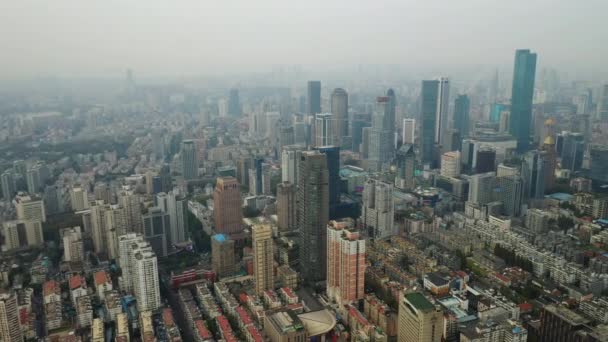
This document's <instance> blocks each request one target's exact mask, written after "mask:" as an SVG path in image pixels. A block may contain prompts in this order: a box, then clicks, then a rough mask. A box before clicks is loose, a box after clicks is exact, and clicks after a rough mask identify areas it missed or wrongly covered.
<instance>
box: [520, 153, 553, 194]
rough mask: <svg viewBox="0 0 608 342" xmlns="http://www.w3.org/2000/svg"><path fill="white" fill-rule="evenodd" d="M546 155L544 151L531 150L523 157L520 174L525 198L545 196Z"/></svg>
mask: <svg viewBox="0 0 608 342" xmlns="http://www.w3.org/2000/svg"><path fill="white" fill-rule="evenodd" d="M547 167H548V165H547V156H546V154H545V152H542V151H538V150H533V151H530V152H528V153H527V154H526V155H525V157H524V162H523V164H522V176H523V178H524V184H525V189H524V195H525V197H526V198H527V199H543V198H545V180H546V179H545V175H546V171H545V169H546V168H547Z"/></svg>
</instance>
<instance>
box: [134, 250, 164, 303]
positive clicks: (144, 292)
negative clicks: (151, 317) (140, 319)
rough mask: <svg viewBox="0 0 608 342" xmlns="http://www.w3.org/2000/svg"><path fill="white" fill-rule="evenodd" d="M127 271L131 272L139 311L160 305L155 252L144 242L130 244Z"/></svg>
mask: <svg viewBox="0 0 608 342" xmlns="http://www.w3.org/2000/svg"><path fill="white" fill-rule="evenodd" d="M131 247H132V248H134V249H133V250H132V251H131V252H130V256H131V258H130V260H129V263H130V266H129V271H130V272H132V280H133V293H134V294H135V298H136V299H137V308H138V310H139V311H140V312H143V311H148V310H150V311H154V310H156V309H158V308H160V307H161V305H162V302H161V299H160V288H159V285H160V284H159V279H158V263H157V259H156V254H155V253H154V251H152V249H151V248H149V246H147V245H146V244H136V245H131Z"/></svg>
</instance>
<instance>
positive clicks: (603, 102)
mask: <svg viewBox="0 0 608 342" xmlns="http://www.w3.org/2000/svg"><path fill="white" fill-rule="evenodd" d="M596 118H597V119H598V120H601V121H606V120H608V84H604V85H602V86H601V87H600V96H599V100H598V102H597V116H596Z"/></svg>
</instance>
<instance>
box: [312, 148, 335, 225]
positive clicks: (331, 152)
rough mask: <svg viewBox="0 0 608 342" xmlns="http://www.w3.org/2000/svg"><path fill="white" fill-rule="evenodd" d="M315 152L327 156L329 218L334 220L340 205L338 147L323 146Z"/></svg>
mask: <svg viewBox="0 0 608 342" xmlns="http://www.w3.org/2000/svg"><path fill="white" fill-rule="evenodd" d="M317 150H319V152H321V153H323V154H324V155H326V156H327V158H326V159H327V172H328V177H329V178H328V180H329V185H328V186H329V218H330V219H334V218H336V215H337V208H338V206H339V205H340V147H338V146H324V147H319V148H317Z"/></svg>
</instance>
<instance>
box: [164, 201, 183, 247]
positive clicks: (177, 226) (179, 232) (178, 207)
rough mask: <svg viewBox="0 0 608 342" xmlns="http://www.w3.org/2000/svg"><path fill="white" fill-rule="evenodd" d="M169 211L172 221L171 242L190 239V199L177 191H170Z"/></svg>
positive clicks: (176, 242)
mask: <svg viewBox="0 0 608 342" xmlns="http://www.w3.org/2000/svg"><path fill="white" fill-rule="evenodd" d="M167 213H168V214H169V222H170V229H171V230H170V234H169V236H170V238H171V244H172V245H175V244H180V243H183V242H185V241H187V240H188V233H187V225H188V224H187V220H188V201H187V200H186V199H185V198H184V197H182V196H180V195H179V194H177V192H176V191H169V193H168V194H167Z"/></svg>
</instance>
